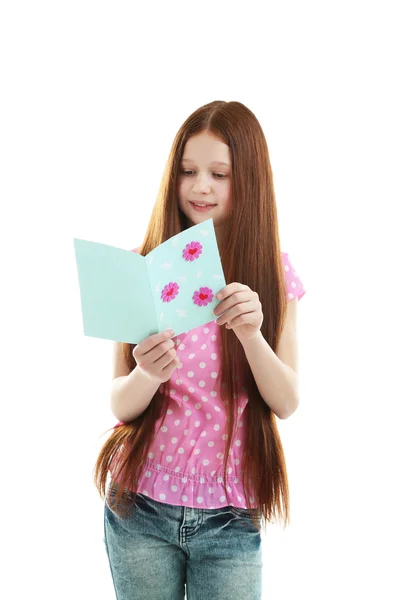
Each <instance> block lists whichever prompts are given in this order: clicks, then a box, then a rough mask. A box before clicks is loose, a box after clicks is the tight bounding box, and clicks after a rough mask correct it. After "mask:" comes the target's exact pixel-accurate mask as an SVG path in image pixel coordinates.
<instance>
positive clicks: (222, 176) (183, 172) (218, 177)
mask: <svg viewBox="0 0 400 600" xmlns="http://www.w3.org/2000/svg"><path fill="white" fill-rule="evenodd" d="M192 173H193V171H184V170H183V171H182V175H188V176H190V175H191V174H192ZM213 175H216V176H217V179H224V178H225V177H226V175H224V174H223V173H213Z"/></svg>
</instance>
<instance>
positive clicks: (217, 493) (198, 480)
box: [113, 459, 256, 509]
mask: <svg viewBox="0 0 400 600" xmlns="http://www.w3.org/2000/svg"><path fill="white" fill-rule="evenodd" d="M113 480H114V478H113ZM114 481H115V480H114ZM117 482H118V480H117ZM131 491H134V492H138V493H140V494H143V495H144V496H147V497H148V498H152V499H153V500H156V501H157V502H164V503H165V504H171V505H173V506H189V507H192V508H209V509H213V508H223V507H224V506H234V507H236V508H255V507H256V505H255V503H254V499H253V498H250V502H251V504H250V507H248V506H246V504H245V497H244V493H243V484H242V480H241V478H240V477H236V476H232V475H228V476H227V492H228V497H226V496H225V489H224V485H223V478H222V477H221V476H216V475H214V476H211V475H209V476H206V475H203V476H199V475H188V474H186V473H179V472H176V471H174V470H173V469H170V468H168V467H165V466H163V465H161V464H155V461H154V460H151V459H147V461H146V463H145V468H144V470H143V474H142V476H141V478H140V480H139V485H138V486H137V488H136V489H135V490H131Z"/></svg>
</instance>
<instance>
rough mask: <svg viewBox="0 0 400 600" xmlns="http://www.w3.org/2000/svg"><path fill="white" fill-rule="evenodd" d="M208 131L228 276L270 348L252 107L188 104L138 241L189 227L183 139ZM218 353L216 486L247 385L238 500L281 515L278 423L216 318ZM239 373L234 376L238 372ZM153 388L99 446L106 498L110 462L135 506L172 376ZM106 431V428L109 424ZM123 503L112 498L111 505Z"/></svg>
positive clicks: (260, 164)
mask: <svg viewBox="0 0 400 600" xmlns="http://www.w3.org/2000/svg"><path fill="white" fill-rule="evenodd" d="M204 131H207V132H210V133H212V134H213V135H215V136H217V137H218V138H219V139H220V140H221V141H222V142H224V143H225V144H227V145H228V147H229V149H230V156H231V165H232V169H231V199H232V210H231V214H230V217H229V220H228V222H227V230H228V231H229V238H230V240H235V243H231V244H229V245H228V244H227V245H226V246H225V247H223V248H221V249H220V254H221V262H222V265H223V269H224V274H225V279H226V282H227V284H228V283H231V282H233V281H238V282H240V283H243V284H245V285H248V286H249V287H250V289H252V290H253V291H256V292H257V293H258V295H259V299H260V301H261V304H262V307H263V315H264V320H263V323H262V327H261V332H262V334H263V336H264V338H265V339H266V341H267V342H268V344H269V345H270V346H271V348H272V349H273V350H274V351H275V350H276V347H277V344H278V341H279V337H280V335H281V332H282V328H283V323H284V318H285V311H286V307H287V298H286V285H285V277H284V270H283V264H282V254H281V248H280V241H279V231H278V219H277V207H276V202H275V193H274V185H273V177H272V170H271V165H270V160H269V153H268V147H267V142H266V139H265V136H264V133H263V130H262V128H261V125H260V123H259V122H258V120H257V118H256V117H255V115H254V114H253V113H252V112H251V111H250V110H249V109H248V108H247V107H246V106H244V105H243V104H241V103H240V102H224V101H215V102H210V103H209V104H206V105H204V106H202V107H200V108H199V109H197V110H196V111H195V112H194V113H193V114H191V115H190V116H189V117H188V118H187V119H186V121H185V122H184V123H183V125H182V126H181V127H180V129H179V131H178V132H177V134H176V136H175V139H174V141H173V144H172V148H171V151H170V154H169V157H168V161H167V164H166V167H165V171H164V174H163V177H162V180H161V185H160V188H159V193H158V196H157V201H156V203H155V205H154V209H153V212H152V215H151V219H150V222H149V225H148V228H147V232H146V235H145V238H144V241H143V244H142V246H141V248H140V253H141V254H142V255H143V256H146V255H147V254H148V253H149V252H150V251H151V250H153V249H154V248H155V247H156V246H158V245H159V244H161V243H162V242H164V241H166V240H168V239H169V238H170V237H172V236H174V235H176V234H177V233H180V232H181V231H183V230H184V229H186V228H187V226H188V223H187V220H186V217H185V215H184V214H183V213H182V211H181V210H180V208H179V206H178V184H179V175H180V172H181V168H182V167H181V158H182V155H183V150H184V147H185V144H186V142H187V141H188V139H189V138H190V137H191V136H192V135H194V134H198V133H201V132H204ZM221 335H222V338H221V339H222V356H221V370H220V373H219V379H220V381H223V382H224V384H223V385H222V386H221V387H220V389H221V394H222V401H223V402H224V403H225V406H226V411H227V417H228V420H227V435H228V438H227V440H226V446H225V453H224V477H223V479H224V486H225V490H226V479H225V478H226V476H227V475H226V469H227V462H228V457H229V450H230V447H231V442H232V437H233V432H234V427H235V423H236V420H235V417H236V416H237V412H238V410H237V408H238V407H237V398H238V396H239V394H240V392H241V389H242V386H245V389H246V392H247V394H248V398H249V401H248V403H247V405H246V408H245V411H244V413H243V415H242V417H243V419H246V436H245V439H244V442H243V459H242V469H243V470H242V473H243V487H244V496H245V499H246V506H250V505H251V502H250V498H252V499H253V500H254V503H255V506H257V507H258V508H256V509H254V510H253V509H250V512H251V515H252V518H253V522H254V524H255V525H256V526H257V528H258V529H259V525H260V523H261V524H262V525H264V526H265V525H266V522H267V521H272V520H273V518H276V517H280V518H281V519H283V526H284V527H286V525H287V524H288V523H289V521H290V518H289V488H288V480H287V473H286V465H285V457H284V452H283V448H282V443H281V440H280V436H279V432H278V429H277V424H276V416H275V414H274V413H273V412H272V411H271V409H270V408H269V406H268V405H267V404H266V402H265V401H264V399H263V398H262V396H261V395H260V393H259V391H258V388H257V385H256V383H255V380H254V377H253V374H252V372H251V369H250V366H249V364H248V361H247V359H246V356H245V354H244V350H243V347H242V345H241V344H240V342H239V340H238V339H237V337H236V335H235V333H234V332H233V331H230V330H226V329H225V327H221ZM134 347H135V345H133V344H126V343H124V344H122V349H123V354H124V357H125V361H126V364H127V366H128V368H129V371H132V370H133V369H134V368H135V366H136V363H135V360H134V358H133V355H132V351H133V349H134ZM238 374H239V376H238ZM162 389H163V393H161V391H160V388H159V389H158V390H157V392H156V393H155V395H154V397H153V398H152V400H151V402H150V404H149V405H148V407H147V409H146V410H145V411H144V412H143V413H142V414H141V415H140V416H139V417H138V418H136V419H135V420H134V421H132V422H129V423H125V424H123V425H119V426H118V427H115V428H114V429H113V431H112V433H111V434H110V436H109V437H108V439H107V440H106V442H105V443H104V445H103V446H102V448H101V451H100V453H99V455H98V458H97V460H96V464H95V468H94V481H95V485H96V487H97V489H98V491H99V493H100V496H101V497H102V498H103V499H104V498H105V497H106V485H107V476H108V472H109V470H110V467H111V465H112V472H113V474H114V476H115V479H118V482H119V485H118V490H117V496H116V502H118V500H119V499H120V498H121V497H122V496H123V495H125V494H126V492H127V491H128V495H129V497H130V499H131V501H132V502H129V504H130V505H131V509H133V507H134V501H135V498H136V491H134V490H136V486H137V482H138V480H139V478H140V476H141V474H142V471H143V468H144V463H145V462H146V459H147V454H148V451H149V448H150V444H151V443H152V441H153V439H154V438H155V436H156V434H157V432H156V431H155V425H156V422H157V420H158V419H160V418H161V423H160V426H161V425H162V423H163V420H164V418H165V415H166V411H167V406H168V403H167V402H166V400H165V398H164V394H167V393H168V390H169V389H170V382H167V383H165V384H163V386H162ZM108 431H109V430H108ZM121 508H122V507H118V506H116V507H115V509H116V510H120V509H121Z"/></svg>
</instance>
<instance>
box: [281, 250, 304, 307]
mask: <svg viewBox="0 0 400 600" xmlns="http://www.w3.org/2000/svg"><path fill="white" fill-rule="evenodd" d="M282 260H283V269H284V273H285V282H286V292H287V296H286V298H287V301H288V302H289V301H290V300H293V299H294V298H297V299H298V300H300V299H301V298H302V297H303V296H304V294H305V293H306V290H305V288H304V286H303V283H302V281H301V279H300V277H299V276H298V274H297V272H296V270H295V269H294V267H293V264H292V261H291V259H290V257H289V255H288V254H287V252H282Z"/></svg>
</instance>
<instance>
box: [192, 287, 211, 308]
mask: <svg viewBox="0 0 400 600" xmlns="http://www.w3.org/2000/svg"><path fill="white" fill-rule="evenodd" d="M213 298H214V294H213V291H212V289H210V288H209V287H201V288H200V289H199V290H196V291H195V293H194V294H193V302H194V303H195V304H197V306H207V304H209V303H210V302H211V300H212V299H213Z"/></svg>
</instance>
